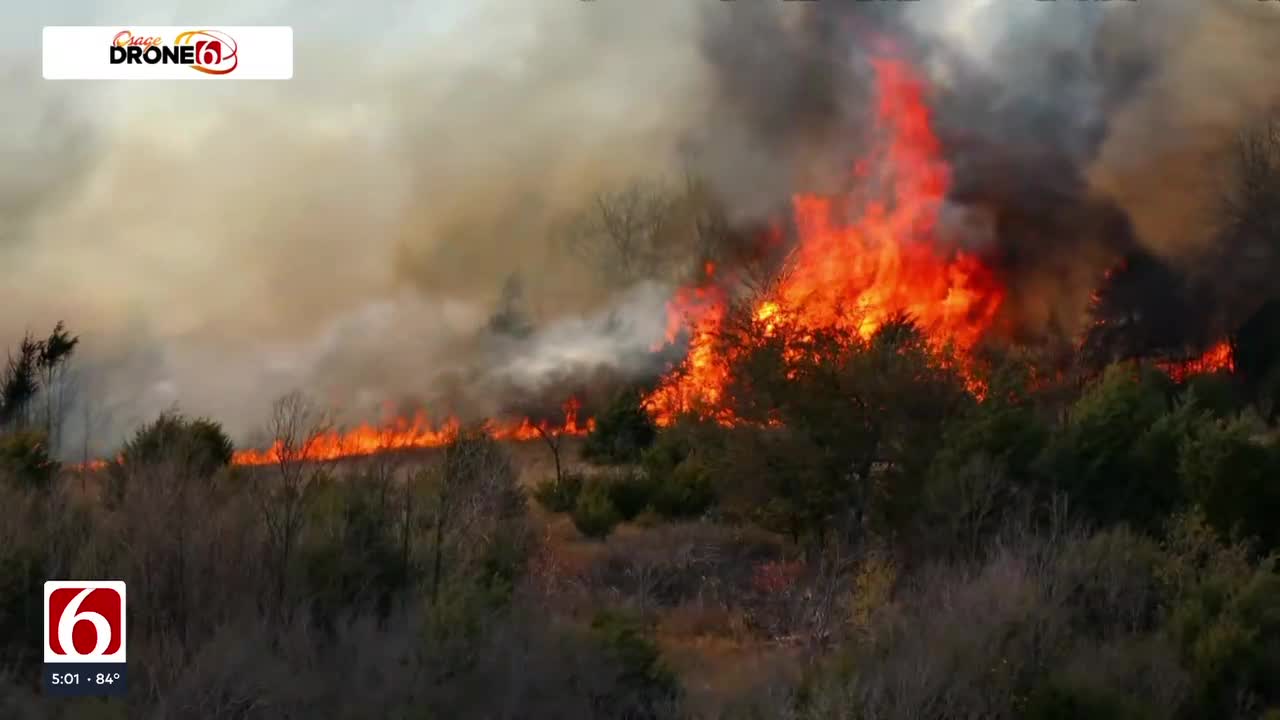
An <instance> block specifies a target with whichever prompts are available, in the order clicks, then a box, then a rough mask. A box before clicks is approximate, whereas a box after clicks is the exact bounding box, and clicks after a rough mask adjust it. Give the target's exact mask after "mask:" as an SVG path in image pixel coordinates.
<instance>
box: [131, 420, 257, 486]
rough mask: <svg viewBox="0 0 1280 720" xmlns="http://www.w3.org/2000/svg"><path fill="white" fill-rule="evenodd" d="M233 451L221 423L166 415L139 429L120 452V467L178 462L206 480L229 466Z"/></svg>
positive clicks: (188, 470)
mask: <svg viewBox="0 0 1280 720" xmlns="http://www.w3.org/2000/svg"><path fill="white" fill-rule="evenodd" d="M234 452H235V446H234V445H233V444H232V443H231V438H229V437H227V434H226V433H225V432H223V430H222V426H221V425H220V424H218V423H216V422H214V421H213V420H208V419H205V418H188V417H185V416H183V415H180V414H178V413H168V412H167V413H162V414H161V415H160V416H159V417H157V418H156V419H155V420H154V421H153V422H151V423H149V424H147V425H143V426H142V427H141V428H138V431H137V432H136V433H134V436H133V438H132V439H131V440H129V442H127V443H125V446H124V448H123V449H122V450H121V451H120V464H121V465H123V466H126V467H128V466H138V465H155V464H158V463H177V464H178V466H179V467H180V468H181V469H182V470H184V471H186V472H189V473H191V474H192V475H194V476H195V477H199V478H207V477H210V476H211V475H213V474H214V473H215V472H217V471H218V470H219V469H221V468H223V467H226V466H227V465H229V464H231V457H232V455H233V454H234Z"/></svg>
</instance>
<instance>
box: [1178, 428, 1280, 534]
mask: <svg viewBox="0 0 1280 720" xmlns="http://www.w3.org/2000/svg"><path fill="white" fill-rule="evenodd" d="M1256 431H1257V428H1256V427H1254V426H1253V425H1252V424H1251V423H1248V422H1245V421H1242V420H1230V421H1210V422H1205V423H1204V424H1203V425H1202V426H1201V427H1200V428H1199V430H1198V432H1197V433H1195V435H1194V436H1193V437H1190V438H1189V439H1188V441H1187V442H1185V443H1184V444H1183V446H1182V448H1181V452H1180V453H1179V454H1178V469H1179V474H1180V476H1181V478H1182V481H1183V483H1185V485H1186V487H1187V490H1188V492H1189V493H1190V494H1191V496H1192V498H1193V499H1194V500H1195V501H1196V503H1197V504H1198V505H1199V507H1200V508H1201V509H1202V510H1203V511H1204V515H1205V519H1206V520H1208V522H1209V523H1210V524H1211V525H1212V526H1213V527H1214V528H1215V529H1217V530H1218V532H1220V533H1222V534H1223V535H1224V536H1230V535H1232V534H1233V533H1235V534H1239V535H1242V536H1244V537H1247V538H1253V539H1256V540H1257V541H1259V542H1261V544H1262V546H1263V547H1264V548H1267V549H1272V548H1280V527H1277V524H1276V517H1277V516H1278V515H1277V514H1278V513H1280V485H1277V483H1276V478H1277V477H1280V450H1277V449H1276V448H1274V447H1270V446H1267V445H1264V444H1262V443H1261V442H1259V441H1257V440H1255V439H1254V437H1253V436H1254V435H1255V434H1256Z"/></svg>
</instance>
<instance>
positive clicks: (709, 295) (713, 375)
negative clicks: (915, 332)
mask: <svg viewBox="0 0 1280 720" xmlns="http://www.w3.org/2000/svg"><path fill="white" fill-rule="evenodd" d="M875 71H876V76H877V80H878V102H877V106H876V115H875V119H876V121H877V126H878V129H879V130H880V131H881V132H882V133H883V138H884V143H883V146H882V147H880V148H879V149H878V151H877V152H874V153H873V155H872V157H870V158H867V159H865V160H862V161H859V162H857V163H855V166H854V168H855V169H854V172H855V177H856V178H858V179H860V180H863V181H866V182H865V183H864V184H865V185H866V187H864V188H862V189H861V191H860V193H859V196H858V197H848V198H829V197H819V196H815V195H798V196H796V197H794V198H793V199H792V206H793V214H794V218H795V224H796V228H797V233H798V237H797V244H796V247H795V248H794V250H793V251H792V252H791V254H790V255H789V257H788V258H787V261H786V263H785V266H784V268H783V272H782V273H781V274H780V276H779V278H780V279H779V284H778V286H777V287H776V288H775V289H774V290H772V291H771V292H770V293H769V294H768V295H767V296H766V297H765V298H763V299H761V300H760V301H759V302H758V304H757V305H756V308H755V312H754V313H753V318H754V323H755V324H756V326H757V328H758V330H759V332H760V333H761V334H767V333H769V332H770V331H771V330H772V329H773V328H774V327H775V326H776V325H777V324H779V322H780V321H781V320H783V319H785V320H786V321H787V324H788V325H789V326H792V327H794V328H796V329H797V330H799V331H801V332H803V331H805V330H811V329H817V328H839V329H843V330H850V331H856V332H857V333H858V334H859V335H860V336H862V337H864V338H867V337H870V336H871V335H872V334H873V333H874V332H875V331H876V330H877V329H878V328H879V327H881V326H882V325H883V324H884V323H885V322H886V321H887V320H888V319H890V318H891V317H893V316H894V315H895V314H898V313H906V314H908V315H910V316H911V317H913V318H914V319H915V321H916V322H917V323H918V324H919V325H920V327H921V329H922V330H923V331H924V332H925V334H926V335H927V337H928V338H929V339H930V341H931V343H933V344H934V345H935V346H937V347H941V346H943V345H946V344H950V345H951V346H952V347H954V348H955V349H956V350H957V351H958V352H960V353H965V352H967V351H969V350H971V349H972V348H973V346H974V345H975V344H976V343H977V342H978V340H979V339H980V338H981V337H982V336H983V334H984V333H985V332H986V331H987V330H988V329H989V328H990V326H991V324H992V322H993V321H994V318H995V315H996V312H997V311H998V310H999V308H1000V305H1001V303H1002V302H1003V300H1004V290H1003V288H1002V287H1001V286H1000V285H999V283H998V282H997V281H996V279H995V278H994V276H993V275H992V273H991V272H990V271H989V270H988V269H987V268H986V267H984V266H983V265H982V264H981V263H980V262H979V261H978V259H977V258H976V257H974V256H972V255H968V254H966V253H964V252H960V251H948V250H947V249H945V248H943V247H941V243H940V242H939V241H938V238H937V236H936V229H937V225H938V222H937V221H938V214H939V211H940V210H941V208H942V204H943V201H944V199H945V197H946V194H947V191H948V189H949V187H950V181H951V172H950V168H949V166H948V165H947V164H946V162H945V161H944V160H943V159H942V157H941V144H940V142H939V140H938V138H937V136H936V135H935V134H934V132H933V129H932V124H931V121H930V114H929V109H928V107H927V105H926V104H925V99H924V85H923V84H922V82H921V81H920V80H919V79H918V78H917V77H916V76H915V74H914V72H913V71H912V70H911V68H910V67H908V66H907V65H905V64H903V63H901V62H897V61H892V60H882V61H878V62H876V63H875ZM872 169H879V170H880V174H879V176H878V177H872V176H871V174H870V171H871V170H872ZM877 180H878V182H876V181H877ZM850 207H852V208H853V210H854V212H853V213H852V216H853V217H855V218H856V219H854V220H852V221H849V222H845V221H841V220H840V217H841V214H842V211H843V212H847V208H850ZM725 310H726V303H725V301H724V298H723V297H722V296H721V295H719V294H718V293H716V292H714V291H712V290H708V289H697V290H691V291H685V292H683V293H681V294H680V295H678V296H677V297H676V298H675V299H674V300H673V302H672V308H671V313H672V315H673V317H677V318H683V319H684V324H683V325H684V327H685V328H686V329H687V332H688V337H689V352H688V356H687V357H686V359H685V360H684V362H683V364H682V365H681V366H680V367H679V368H677V369H676V370H675V371H674V372H672V373H670V374H668V375H667V376H666V377H665V378H664V379H663V381H662V382H661V383H660V384H659V386H658V388H657V389H656V390H655V391H654V392H653V393H651V394H650V395H649V396H648V397H647V398H646V399H645V407H646V408H647V410H648V411H649V413H650V415H651V416H652V417H653V418H654V421H655V422H656V423H658V424H659V425H667V424H669V423H670V422H671V421H672V420H673V418H674V417H675V416H676V415H678V414H680V413H684V412H691V411H701V412H707V411H709V412H710V414H711V415H712V416H715V417H717V418H718V419H720V420H721V421H730V420H731V418H730V417H729V416H728V415H727V414H726V413H727V412H728V411H726V410H724V409H723V408H722V407H721V399H722V396H723V391H724V388H725V386H726V384H727V382H728V380H729V372H730V371H729V365H728V359H727V358H724V357H718V356H717V355H716V352H715V350H714V343H713V342H712V341H713V339H714V337H715V335H716V333H717V331H718V329H719V328H720V324H721V322H722V319H723V317H724V313H725ZM676 327H679V326H676ZM669 334H670V335H671V338H669V339H673V338H674V336H675V334H676V333H674V332H672V333H669Z"/></svg>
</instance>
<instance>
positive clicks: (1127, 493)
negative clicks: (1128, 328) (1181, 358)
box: [1040, 363, 1198, 530]
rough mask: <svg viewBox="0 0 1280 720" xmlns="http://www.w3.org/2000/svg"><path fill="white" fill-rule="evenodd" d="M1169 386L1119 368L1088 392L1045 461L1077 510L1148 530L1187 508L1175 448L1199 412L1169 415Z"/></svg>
mask: <svg viewBox="0 0 1280 720" xmlns="http://www.w3.org/2000/svg"><path fill="white" fill-rule="evenodd" d="M1170 387H1171V383H1170V381H1169V378H1168V377H1167V376H1165V375H1164V374H1163V373H1160V372H1158V371H1156V370H1154V369H1151V368H1147V367H1144V366H1141V365H1137V364H1134V363H1118V364H1114V365H1111V366H1109V367H1108V368H1107V369H1106V371H1105V372H1104V373H1103V375H1102V377H1101V378H1099V379H1097V380H1096V381H1094V382H1093V383H1091V384H1090V385H1089V386H1088V387H1086V388H1085V390H1084V393H1083V394H1082V395H1081V396H1080V398H1079V399H1078V400H1077V401H1076V402H1075V404H1074V405H1073V406H1072V407H1071V408H1070V410H1069V412H1068V414H1067V419H1066V423H1065V425H1064V426H1063V427H1062V428H1061V429H1060V430H1059V431H1058V432H1057V433H1056V434H1055V435H1054V437H1053V439H1052V441H1051V442H1050V443H1049V446H1048V447H1047V448H1046V451H1045V454H1044V456H1042V458H1041V459H1040V467H1041V469H1042V471H1043V472H1045V473H1046V474H1047V476H1048V477H1049V478H1050V479H1051V480H1052V481H1053V482H1054V484H1055V486H1056V488H1057V489H1059V490H1061V491H1063V492H1065V493H1066V494H1067V495H1068V497H1070V498H1071V501H1072V507H1073V508H1076V509H1079V510H1081V511H1083V512H1084V513H1085V514H1086V515H1088V516H1089V517H1090V518H1092V519H1093V520H1095V521H1097V522H1099V523H1102V524H1104V525H1106V524H1113V523H1121V522H1127V523H1130V524H1132V525H1135V526H1137V527H1140V528H1143V529H1148V530H1150V529H1155V528H1158V527H1159V525H1160V524H1161V523H1163V521H1164V518H1165V516H1167V515H1168V514H1169V513H1170V512H1172V511H1173V510H1175V509H1177V508H1178V507H1179V506H1181V505H1182V504H1183V503H1184V501H1185V495H1184V493H1183V491H1182V487H1181V484H1180V483H1179V482H1178V480H1177V477H1178V474H1177V466H1176V463H1177V449H1178V447H1179V446H1180V443H1181V440H1182V435H1183V434H1184V433H1185V432H1186V426H1187V424H1188V423H1190V422H1192V421H1193V420H1194V416H1195V415H1196V414H1197V413H1198V410H1197V409H1196V408H1195V407H1194V405H1189V406H1184V407H1183V408H1182V409H1181V411H1180V414H1174V415H1171V416H1169V417H1167V418H1166V414H1167V413H1169V410H1170V402H1169V397H1170Z"/></svg>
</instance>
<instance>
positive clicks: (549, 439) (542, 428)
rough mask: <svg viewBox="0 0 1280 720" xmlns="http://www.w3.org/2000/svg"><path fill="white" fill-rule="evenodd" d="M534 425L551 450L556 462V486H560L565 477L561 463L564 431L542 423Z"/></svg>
mask: <svg viewBox="0 0 1280 720" xmlns="http://www.w3.org/2000/svg"><path fill="white" fill-rule="evenodd" d="M534 427H535V428H536V429H537V431H538V435H539V436H541V437H542V440H543V442H545V443H546V444H547V448H548V449H550V450H551V458H552V459H553V460H554V461H555V463H556V486H557V487H559V486H560V484H561V481H562V480H563V479H564V471H563V470H562V468H561V464H560V449H561V447H563V446H564V432H563V430H562V429H560V428H552V427H547V426H546V425H545V424H542V423H539V424H537V425H535V426H534Z"/></svg>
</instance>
